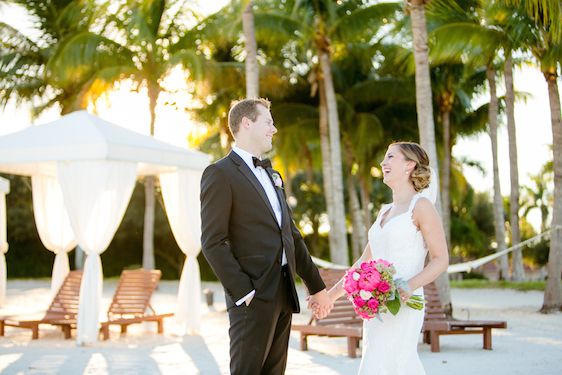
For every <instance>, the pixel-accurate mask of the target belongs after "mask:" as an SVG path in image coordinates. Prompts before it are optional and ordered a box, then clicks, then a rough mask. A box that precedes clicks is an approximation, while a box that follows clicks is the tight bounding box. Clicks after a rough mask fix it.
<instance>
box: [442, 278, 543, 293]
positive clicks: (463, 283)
mask: <svg viewBox="0 0 562 375" xmlns="http://www.w3.org/2000/svg"><path fill="white" fill-rule="evenodd" d="M544 286H545V282H544V281H520V282H517V281H507V280H500V281H490V280H477V279H470V280H451V287H453V288H465V289H514V290H519V291H521V292H527V291H530V290H538V291H544Z"/></svg>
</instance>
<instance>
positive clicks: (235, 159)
mask: <svg viewBox="0 0 562 375" xmlns="http://www.w3.org/2000/svg"><path fill="white" fill-rule="evenodd" d="M228 156H229V157H230V159H231V160H232V161H233V162H234V164H236V166H237V167H238V170H239V171H240V173H242V174H243V175H244V177H246V178H247V179H248V181H250V183H251V184H252V186H253V187H254V189H255V190H256V191H257V193H258V194H259V196H260V197H261V199H262V200H263V202H264V203H265V205H266V206H267V208H268V210H269V213H270V214H271V216H272V217H273V220H275V223H277V218H276V217H275V212H274V211H273V207H271V203H270V202H269V199H267V194H266V193H265V190H263V186H261V184H260V182H259V181H258V179H257V178H256V176H255V175H254V173H253V172H252V171H251V170H250V168H249V167H248V166H247V165H246V163H245V162H244V160H242V158H241V157H240V156H238V154H236V153H235V152H233V151H231V152H230V154H229V155H228ZM275 190H277V189H275Z"/></svg>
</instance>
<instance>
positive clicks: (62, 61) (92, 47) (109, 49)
mask: <svg viewBox="0 0 562 375" xmlns="http://www.w3.org/2000/svg"><path fill="white" fill-rule="evenodd" d="M115 66H125V67H128V68H127V69H130V68H132V67H133V66H135V64H134V61H133V53H132V52H131V51H130V50H129V49H128V48H126V47H124V46H123V45H121V44H119V43H117V42H115V41H113V40H111V39H108V38H106V37H104V36H101V35H96V34H94V33H91V32H82V33H79V34H77V35H76V36H74V37H72V38H70V39H68V40H67V41H65V43H64V44H62V45H61V47H60V48H59V49H58V50H57V52H56V56H54V57H53V59H52V60H51V61H50V62H49V70H50V71H51V72H52V73H53V76H54V77H56V78H57V79H58V80H60V81H61V82H70V81H76V80H78V81H79V80H81V78H80V77H83V76H85V75H89V74H91V72H92V71H96V70H100V69H104V68H109V67H115ZM137 68H138V67H137Z"/></svg>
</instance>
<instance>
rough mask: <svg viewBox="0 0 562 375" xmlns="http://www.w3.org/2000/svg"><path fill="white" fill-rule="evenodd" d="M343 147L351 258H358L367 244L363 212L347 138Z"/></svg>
mask: <svg viewBox="0 0 562 375" xmlns="http://www.w3.org/2000/svg"><path fill="white" fill-rule="evenodd" d="M344 148H345V161H346V164H347V168H348V169H349V174H348V175H347V179H346V182H347V193H348V196H349V210H350V212H351V222H352V226H353V230H352V235H351V257H352V259H353V260H355V259H359V257H360V256H361V253H362V250H363V248H364V247H365V246H366V245H367V229H366V228H365V221H364V220H363V219H364V218H363V212H362V210H361V205H360V203H359V197H358V195H357V194H358V193H357V179H356V178H355V176H354V175H353V174H352V173H351V169H352V168H353V163H354V162H353V151H352V145H351V142H349V140H348V139H345V140H344Z"/></svg>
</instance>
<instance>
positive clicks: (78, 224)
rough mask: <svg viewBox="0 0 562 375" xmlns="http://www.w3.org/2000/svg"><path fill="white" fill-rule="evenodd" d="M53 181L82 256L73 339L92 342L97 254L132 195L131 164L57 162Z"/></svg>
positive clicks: (96, 306) (96, 311) (100, 278)
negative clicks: (56, 182)
mask: <svg viewBox="0 0 562 375" xmlns="http://www.w3.org/2000/svg"><path fill="white" fill-rule="evenodd" d="M57 169H58V178H59V182H60V185H61V188H62V193H63V197H64V203H65V205H66V208H67V212H68V217H69V218H70V223H71V225H72V229H73V231H74V233H75V234H76V238H77V239H78V244H79V245H80V247H81V248H82V249H83V250H84V252H85V253H86V254H87V258H86V262H85V264H84V274H83V276H82V284H81V285H80V302H79V305H78V322H77V332H76V340H77V343H78V345H84V344H89V343H93V342H95V341H97V338H98V330H99V327H98V326H99V312H100V311H99V310H100V303H101V293H102V283H103V274H102V267H101V258H100V254H101V253H103V252H104V251H105V249H107V247H108V246H109V243H110V242H111V239H112V238H113V236H114V234H115V231H116V230H117V227H118V226H119V223H120V222H121V220H122V218H123V215H124V214H125V210H126V208H127V204H128V203H129V200H130V198H131V194H132V193H133V188H134V186H135V177H136V169H137V165H136V163H128V162H116V161H99V162H98V161H78V162H59V163H58V164H57Z"/></svg>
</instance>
